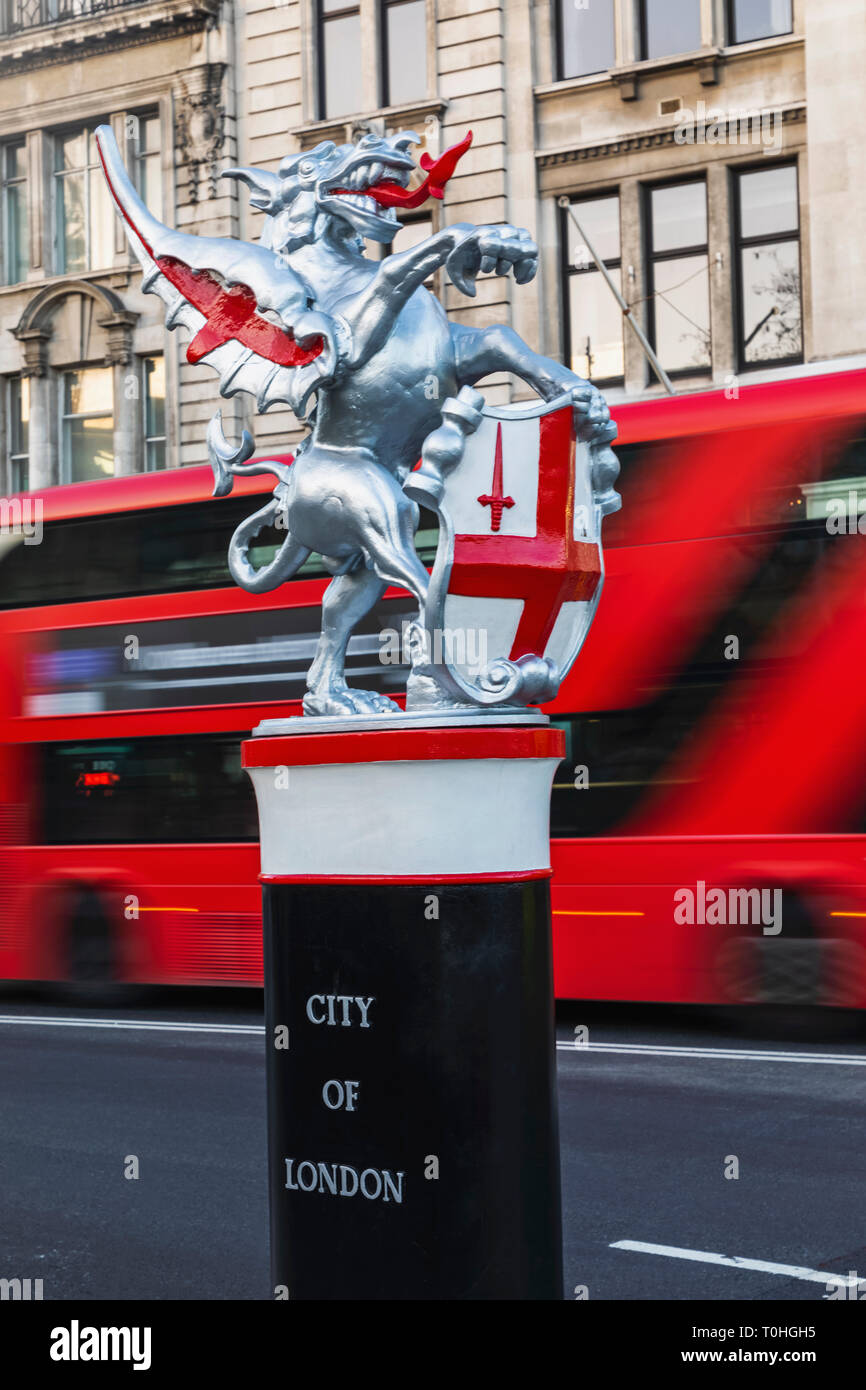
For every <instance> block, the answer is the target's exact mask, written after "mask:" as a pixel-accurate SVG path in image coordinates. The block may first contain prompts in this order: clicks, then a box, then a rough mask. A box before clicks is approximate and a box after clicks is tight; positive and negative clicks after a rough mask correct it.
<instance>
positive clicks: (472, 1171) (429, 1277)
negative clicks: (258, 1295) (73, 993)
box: [244, 716, 564, 1300]
mask: <svg viewBox="0 0 866 1390" xmlns="http://www.w3.org/2000/svg"><path fill="white" fill-rule="evenodd" d="M524 718H525V716H524ZM518 720H519V716H517V717H516V718H515V720H514V723H513V725H509V724H498V725H497V724H496V723H495V717H494V719H493V720H491V717H490V716H486V717H485V716H481V717H480V718H474V717H470V718H469V719H468V720H467V722H466V723H465V724H463V725H462V726H458V727H454V721H452V722H451V726H450V727H444V728H431V727H429V724H428V725H427V726H426V727H418V726H417V725H416V726H414V727H406V722H407V721H406V719H405V717H404V720H403V721H402V727H394V725H395V724H397V722H398V721H396V720H392V721H387V720H382V721H377V722H378V723H382V724H387V723H390V725H391V727H386V728H376V729H365V730H364V731H361V730H357V731H356V729H357V725H356V726H355V727H354V728H353V729H352V731H351V732H342V731H337V732H327V733H321V732H318V729H317V726H318V727H321V726H323V725H326V723H331V724H336V723H337V721H324V720H313V719H304V720H300V719H299V720H292V721H286V722H284V723H281V724H280V725H279V726H278V727H279V728H280V729H281V730H282V729H286V728H289V727H291V728H292V730H293V731H292V733H291V734H290V735H289V736H270V730H268V729H267V726H263V730H262V732H263V733H264V734H265V736H263V737H256V738H253V739H251V740H250V741H248V742H246V743H245V744H244V766H245V767H246V768H247V769H248V771H249V773H250V775H251V777H252V779H253V783H254V785H255V789H256V795H257V799H258V805H259V818H260V825H261V840H262V879H263V895H264V971H265V1013H266V1025H267V1026H266V1034H267V1085H268V1143H269V1171H270V1212H271V1266H272V1277H273V1283H274V1293H275V1297H277V1298H279V1297H289V1298H291V1299H353V1300H354V1299H560V1298H561V1297H562V1255H561V1215H560V1192H559V1146H558V1132H557V1108H556V1092H555V1050H554V1024H553V989H552V974H551V947H550V940H551V935H550V892H549V875H550V869H549V862H550V861H549V838H548V817H549V798H550V784H551V780H552V775H553V772H554V770H555V768H556V766H557V763H558V762H559V759H560V757H561V756H562V753H563V751H564V750H563V747H562V745H563V741H564V740H563V735H562V734H561V733H559V732H557V731H554V730H551V729H549V728H547V727H545V726H543V725H541V726H540V725H539V724H538V723H536V724H535V725H532V724H530V723H519V722H518ZM366 722H367V721H365V723H366ZM295 728H297V732H295V731H294V729H295ZM345 728H346V725H345V724H342V729H345ZM308 730H309V732H308Z"/></svg>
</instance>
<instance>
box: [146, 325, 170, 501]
mask: <svg viewBox="0 0 866 1390" xmlns="http://www.w3.org/2000/svg"><path fill="white" fill-rule="evenodd" d="M157 360H159V361H161V362H162V364H163V373H164V376H165V382H166V396H165V397H163V427H164V431H165V432H164V433H163V434H148V432H147V404H148V399H149V397H148V389H147V384H148V371H147V364H148V362H155V361H157ZM166 366H167V364H166V361H165V354H164V353H162V352H147V353H144V354H143V355H142V357H141V438H142V458H141V465H142V467H141V471H142V473H164V472H165V471H166V469H167V468H168V421H167V419H166V418H165V416H166V409H167V394H168V375H167V370H166ZM151 444H161V445H162V459H163V461H162V467H161V468H151V467H150V466H149V464H148V452H149V451H148V446H149V445H151Z"/></svg>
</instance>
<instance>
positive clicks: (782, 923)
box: [0, 372, 866, 1007]
mask: <svg viewBox="0 0 866 1390" xmlns="http://www.w3.org/2000/svg"><path fill="white" fill-rule="evenodd" d="M614 414H615V416H616V419H617V421H618V424H619V427H620V437H619V441H618V443H617V446H616V447H617V452H618V453H619V456H620V458H621V460H622V464H623V473H622V483H621V490H622V493H623V497H624V508H623V511H622V512H621V513H618V514H617V515H616V516H614V517H612V518H608V520H607V521H606V523H605V553H606V563H607V577H606V581H605V591H604V594H603V597H602V601H601V606H600V609H599V613H598V617H597V619H596V622H595V625H594V627H593V629H592V631H591V633H590V636H589V638H588V640H587V643H586V646H585V648H584V650H583V652H582V654H581V656H580V658H579V659H578V662H577V663H576V665H575V668H574V670H573V671H572V673H571V674H570V676H569V677H568V679H567V680H566V681H565V682H564V684H563V688H562V690H561V692H560V696H559V698H558V699H557V701H556V702H555V704H554V705H553V706H551V707H549V709H548V713H549V714H550V715H551V718H552V719H553V720H554V721H555V722H556V723H557V724H558V725H560V726H561V727H562V728H564V730H565V732H566V736H567V757H566V759H565V761H564V763H563V764H562V765H561V767H560V769H559V771H558V773H557V775H556V778H555V787H554V794H553V809H552V827H551V829H552V837H553V849H552V853H553V865H554V879H553V908H554V919H553V921H554V964H555V987H556V993H557V995H558V996H559V997H560V998H582V999H588V998H592V999H628V1000H653V1001H679V1002H694V1003H722V1002H734V1003H736V1002H786V1003H806V1002H808V1003H813V1002H823V1003H829V1004H842V1005H850V1006H857V1007H859V1006H862V1005H863V1004H864V1003H866V970H864V960H866V952H864V942H866V865H864V857H866V834H864V832H866V822H864V810H866V758H864V754H866V717H864V716H866V693H864V686H863V682H862V680H861V678H860V655H861V651H862V650H863V649H864V642H866V543H864V540H863V536H862V535H861V532H860V530H859V526H858V518H859V516H860V514H861V512H862V513H864V519H863V531H864V532H866V372H848V373H838V374H833V373H828V374H823V375H812V376H805V375H804V376H801V377H798V378H795V379H791V380H787V381H785V382H777V383H773V384H771V385H755V386H739V387H737V386H736V385H732V386H731V387H730V388H729V389H728V390H727V391H722V392H707V393H700V394H694V395H688V396H683V397H677V398H672V399H664V400H653V401H645V402H641V403H636V404H633V405H625V406H622V407H620V408H618V409H617V410H615V411H614ZM272 486H273V482H272V480H269V479H268V478H255V479H243V480H238V482H237V483H236V486H235V491H234V493H233V494H232V496H231V497H229V498H223V499H219V500H214V499H212V498H211V497H210V492H211V487H212V475H211V472H210V469H209V468H185V469H178V470H172V471H169V472H163V473H156V474H148V475H144V476H135V477H128V478H118V479H108V480H106V481H105V482H98V483H84V484H77V485H72V486H67V487H59V488H54V489H50V490H48V491H46V492H45V493H44V494H42V495H41V496H40V497H39V498H38V499H37V498H35V497H34V496H33V495H28V496H25V497H22V498H21V499H9V508H10V511H9V518H8V519H10V520H11V521H12V522H14V521H15V514H14V506H15V504H16V502H17V503H18V504H19V506H20V508H22V509H23V511H22V512H21V515H20V517H19V520H20V522H21V524H20V525H18V526H17V528H16V527H15V526H14V525H12V526H10V527H7V529H6V531H5V533H4V534H2V535H0V664H2V682H0V978H4V979H25V980H63V981H71V982H88V983H89V982H94V983H98V982H111V981H122V982H131V981H142V982H164V983H186V984H189V983H210V984H212V983H227V984H258V983H260V982H261V970H262V965H261V939H260V933H261V920H260V910H259V887H258V882H257V873H258V846H257V843H256V831H257V819H256V810H255V803H254V799H253V795H252V791H251V789H250V786H249V784H248V781H247V778H246V776H245V774H244V773H242V771H241V768H240V759H239V751H238V745H239V743H240V740H241V739H242V738H244V737H245V736H246V735H248V734H249V732H250V730H251V729H252V728H253V727H254V726H255V725H256V724H257V723H258V722H259V721H260V720H261V719H264V718H272V717H277V716H285V715H286V714H291V713H300V699H301V696H302V694H303V690H304V678H305V674H306V670H307V667H308V665H309V663H310V660H311V658H312V654H313V650H314V646H315V642H316V637H317V633H318V628H319V605H320V602H321V596H322V593H323V591H324V588H325V585H326V583H327V576H326V575H325V573H324V571H323V569H322V568H321V567H318V565H317V561H316V560H315V558H314V559H311V560H310V561H308V562H307V564H306V565H305V566H304V568H303V570H302V571H301V572H300V573H299V575H298V576H297V577H296V578H295V579H294V580H292V581H291V582H290V583H289V584H287V585H284V586H283V587H282V588H281V589H278V590H277V591H276V592H274V593H271V594H262V595H251V594H248V593H245V592H244V591H242V590H240V589H238V588H237V587H236V586H235V585H234V584H233V582H232V581H231V579H230V577H229V574H228V571H227V567H226V562H225V555H226V548H227V543H228V538H229V536H230V534H231V532H232V530H233V529H234V527H235V526H236V525H237V524H238V523H239V522H240V520H241V519H243V518H244V517H245V516H246V515H248V514H249V512H250V511H251V510H253V509H254V506H255V501H254V497H253V495H254V494H267V493H268V492H269V491H270V489H271V487H272ZM37 500H38V501H40V502H41V504H42V513H41V538H40V539H39V543H38V544H35V543H28V541H34V540H35V539H36V537H35V536H29V537H28V536H27V535H26V534H25V532H26V530H27V525H26V523H27V520H28V516H29V517H31V518H32V517H33V515H34V514H33V511H32V508H33V506H34V504H35V502H36V501H37ZM28 507H29V508H30V509H31V510H30V511H29V512H28ZM429 522H430V518H422V530H421V532H420V535H419V548H420V549H421V553H422V555H423V556H424V557H425V558H426V559H427V561H428V563H429V562H430V560H431V558H432V554H433V550H434V548H435V533H434V531H433V530H432V528H431V527H430V525H429ZM283 538H284V533H283V534H282V535H281V534H280V533H279V532H275V533H272V534H262V535H260V536H259V538H258V555H256V554H255V552H254V555H253V559H254V561H260V562H264V561H265V560H267V559H269V558H270V556H271V555H272V554H273V548H274V546H275V545H278V544H279V543H280V542H281V540H282V539H283ZM410 611H411V603H410V600H409V598H408V596H406V595H405V594H403V593H401V592H400V591H398V590H389V591H388V592H387V593H386V595H385V596H384V598H383V600H382V602H381V603H380V604H379V605H378V606H377V608H376V609H375V610H374V611H373V612H372V613H371V614H370V615H369V617H368V619H367V620H365V622H364V623H362V624H361V625H360V627H359V629H358V631H357V632H356V633H355V635H354V637H353V638H352V641H351V643H350V647H349V658H348V671H349V676H350V680H355V681H357V682H358V683H361V684H363V685H365V686H367V687H370V688H375V689H379V690H381V691H383V693H386V694H390V695H392V696H395V697H397V696H399V694H400V691H401V689H402V687H403V685H404V683H405V675H406V671H405V668H401V667H400V666H396V665H388V664H383V663H382V662H381V661H380V659H379V653H380V637H379V634H380V632H381V631H382V630H383V629H385V628H388V629H390V630H393V629H396V630H398V631H399V630H400V627H401V624H402V621H403V618H404V617H406V616H408V615H409V613H410ZM298 814H299V815H302V814H303V807H299V808H298ZM731 919H734V920H731Z"/></svg>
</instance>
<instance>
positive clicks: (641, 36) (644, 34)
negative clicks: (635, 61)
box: [637, 0, 701, 63]
mask: <svg viewBox="0 0 866 1390" xmlns="http://www.w3.org/2000/svg"><path fill="white" fill-rule="evenodd" d="M697 4H698V20H699V24H700V12H701V5H700V0H697ZM637 32H638V52H639V54H640V61H641V62H642V63H663V62H664V61H665V59H666V58H681V57H682V55H683V54H684V53H694V52H696V50H695V49H693V48H681V49H680V50H679V51H678V52H676V53H659V54H657V55H656V57H655V58H650V56H649V23H648V19H647V0H637ZM700 44H701V40H700V33H699V34H698V48H700Z"/></svg>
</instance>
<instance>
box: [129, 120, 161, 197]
mask: <svg viewBox="0 0 866 1390" xmlns="http://www.w3.org/2000/svg"><path fill="white" fill-rule="evenodd" d="M133 120H134V121H135V125H134V127H133V130H134V148H135V169H136V184H137V187H138V191H139V193H140V194H141V200H142V202H143V203H145V204H146V205H147V207H148V209H149V210H150V212H152V213H153V215H154V217H156V218H158V219H159V221H160V222H161V221H162V220H163V218H162V134H161V131H160V124H159V116H158V115H156V114H149V115H147V116H135V117H133Z"/></svg>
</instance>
